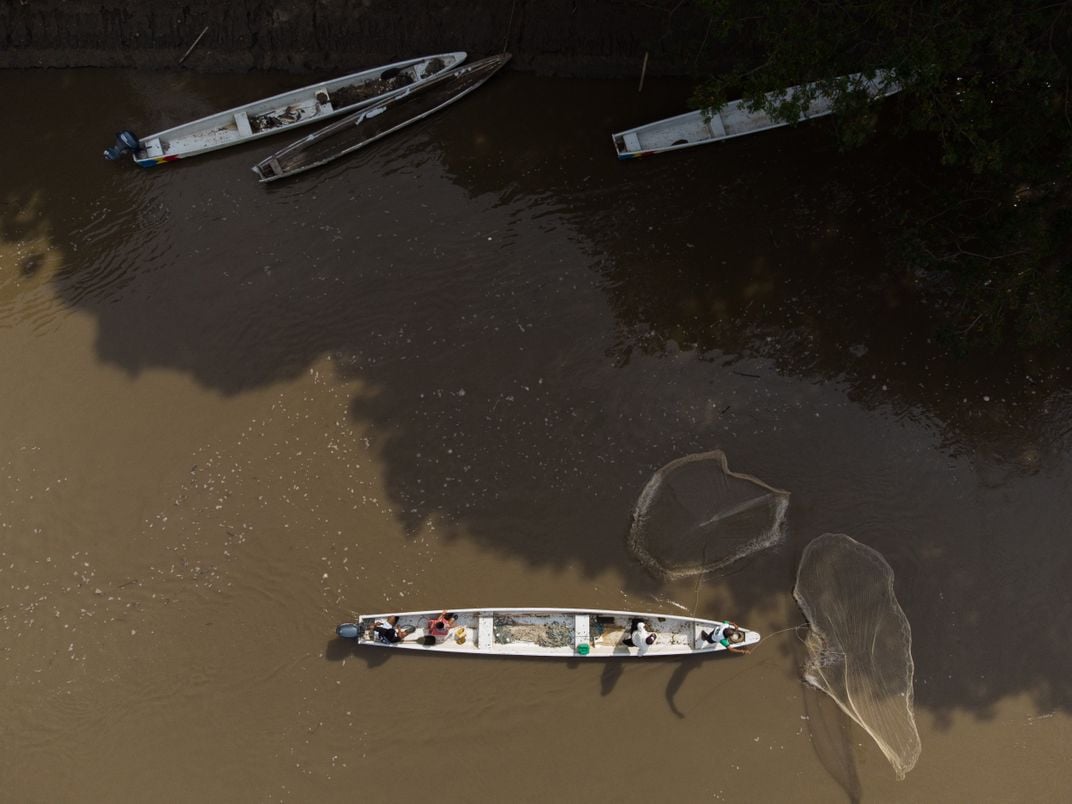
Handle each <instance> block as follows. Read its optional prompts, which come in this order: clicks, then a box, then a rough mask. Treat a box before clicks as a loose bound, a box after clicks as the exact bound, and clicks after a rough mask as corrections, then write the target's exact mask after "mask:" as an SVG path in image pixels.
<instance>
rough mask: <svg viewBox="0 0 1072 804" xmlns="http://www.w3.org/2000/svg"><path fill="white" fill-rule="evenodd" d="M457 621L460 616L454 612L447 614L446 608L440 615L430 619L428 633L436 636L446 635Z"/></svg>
mask: <svg viewBox="0 0 1072 804" xmlns="http://www.w3.org/2000/svg"><path fill="white" fill-rule="evenodd" d="M457 622H458V618H457V617H455V616H454V615H453V614H447V611H446V609H444V610H443V611H442V612H440V614H439V616H438V617H436V618H435V619H434V620H429V621H428V633H429V634H431V635H432V636H434V637H445V636H446V635H447V634H448V633H449V632H450V629H451V628H453V627H454V626H455V625H456V624H457Z"/></svg>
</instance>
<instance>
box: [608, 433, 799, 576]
mask: <svg viewBox="0 0 1072 804" xmlns="http://www.w3.org/2000/svg"><path fill="white" fill-rule="evenodd" d="M788 506H789V492H787V491H780V490H778V489H776V488H773V487H771V486H768V485H767V484H766V483H764V482H763V481H762V480H759V479H758V478H755V477H752V476H751V475H744V474H739V473H737V472H731V471H730V468H729V465H728V464H727V462H726V456H725V454H724V453H723V452H722V451H721V450H715V451H713V452H703V453H699V454H696V455H686V456H685V457H684V458H678V459H677V460H675V461H671V462H670V463H668V464H667V465H666V466H664V467H662V468H661V469H659V470H658V471H657V472H656V473H655V474H654V475H652V477H651V480H649V481H648V484H647V486H645V488H644V491H643V492H641V494H640V499H638V500H637V504H636V509H635V510H634V511H633V526H632V528H631V529H630V532H629V548H630V549H631V550H632V552H633V554H634V555H636V556H637V557H638V558H639V559H640V560H641V561H642V562H643V563H644V564H645V565H647V566H648V568H649V569H651V570H653V571H654V572H656V573H658V574H660V575H662V576H664V577H668V578H671V579H673V578H683V577H687V576H690V575H698V574H700V573H703V572H710V571H712V570H717V569H720V568H721V567H725V566H727V565H729V564H732V563H733V562H735V561H738V560H739V559H741V558H744V557H745V556H747V555H750V554H752V553H755V552H756V551H758V550H763V549H765V548H767V547H770V546H771V545H773V544H776V543H778V542H780V541H782V540H783V539H784V537H785V512H786V509H787V508H788Z"/></svg>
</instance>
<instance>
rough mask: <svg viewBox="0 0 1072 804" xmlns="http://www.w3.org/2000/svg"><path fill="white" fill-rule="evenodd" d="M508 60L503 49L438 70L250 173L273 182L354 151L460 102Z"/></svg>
mask: <svg viewBox="0 0 1072 804" xmlns="http://www.w3.org/2000/svg"><path fill="white" fill-rule="evenodd" d="M509 60H510V54H509V53H503V54H501V55H499V56H491V57H489V58H486V59H481V60H480V61H474V62H471V63H469V64H466V65H463V66H462V67H458V68H456V69H454V70H451V71H450V72H444V73H441V74H440V75H437V76H435V77H434V78H432V79H431V80H429V81H426V82H424V83H422V84H419V85H418V84H412V85H410V86H408V87H406V88H405V89H403V90H402V91H400V92H397V93H395V94H394V95H392V96H391V97H389V98H387V99H385V100H384V101H383V102H382V103H377V104H376V105H374V106H370V107H369V108H366V109H364V110H362V111H359V112H356V113H355V114H352V115H350V116H349V117H345V118H343V119H342V120H338V121H336V122H334V123H332V124H331V125H328V126H325V127H324V128H322V129H318V130H317V131H314V132H313V133H312V134H310V135H309V136H307V137H303V138H302V139H300V140H298V141H297V142H293V143H291V144H290V145H288V146H287V147H286V148H283V149H282V150H281V151H278V152H276V153H274V154H272V155H271V156H269V157H268V158H267V159H263V160H261V161H260V162H258V163H257V164H256V165H254V167H253V172H254V173H256V174H257V175H258V176H259V177H260V180H261V181H262V182H266V181H275V180H277V179H282V178H285V177H287V176H293V175H295V174H297V173H303V172H304V171H306V170H310V169H312V168H315V167H318V166H320V165H324V164H327V163H328V162H332V161H334V160H336V159H338V158H339V157H342V156H345V155H346V154H350V153H353V152H354V151H356V150H358V149H359V148H364V147H365V146H366V145H369V144H371V143H373V142H375V141H376V140H378V139H380V138H382V137H386V136H387V135H388V134H391V133H392V132H395V131H398V130H399V129H400V128H404V127H405V126H408V125H410V124H411V123H416V122H417V121H418V120H422V119H424V118H425V117H428V115H430V114H432V113H434V112H438V111H439V110H440V109H442V108H444V107H446V106H448V105H450V104H452V103H454V102H455V101H458V100H461V99H462V98H463V97H465V96H466V95H468V94H469V93H470V92H472V91H473V90H474V89H476V88H477V87H479V86H480V85H481V84H483V83H484V82H485V81H487V80H488V79H489V78H491V76H492V75H494V74H495V73H496V72H497V71H498V70H500V69H501V68H502V67H504V66H505V65H506V62H508V61H509Z"/></svg>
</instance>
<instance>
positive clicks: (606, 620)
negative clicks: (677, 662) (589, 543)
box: [335, 608, 760, 658]
mask: <svg viewBox="0 0 1072 804" xmlns="http://www.w3.org/2000/svg"><path fill="white" fill-rule="evenodd" d="M335 633H336V634H337V635H338V636H339V637H342V638H344V639H353V640H355V641H356V642H357V643H358V644H361V645H370V646H374V647H380V648H390V649H394V650H414V651H424V652H428V653H454V654H459V655H487V656H545V657H575V656H586V657H591V658H638V657H659V656H689V655H693V656H694V655H699V654H714V653H725V652H737V653H747V652H748V650H747V649H748V647H749V646H750V645H755V644H756V643H758V642H759V640H760V635H759V633H757V632H756V631H750V630H749V629H747V628H741V627H740V626H738V625H737V624H735V623H732V622H730V621H728V620H704V619H700V618H696V617H679V616H677V615H673V614H653V613H647V612H631V611H612V610H608V609H550V608H501V609H500V608H496V609H453V610H451V611H449V612H448V611H405V612H396V613H393V614H365V615H361V616H359V617H357V618H356V619H355V620H353V621H352V622H345V623H342V624H340V625H339V626H338V627H337V628H336V629H335ZM638 641H639V643H640V644H635V643H636V642H638Z"/></svg>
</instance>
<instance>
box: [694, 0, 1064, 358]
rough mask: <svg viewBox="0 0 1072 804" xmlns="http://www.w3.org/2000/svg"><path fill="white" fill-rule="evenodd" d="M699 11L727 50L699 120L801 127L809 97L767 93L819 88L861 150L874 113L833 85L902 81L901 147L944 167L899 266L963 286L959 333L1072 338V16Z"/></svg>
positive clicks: (909, 1)
mask: <svg viewBox="0 0 1072 804" xmlns="http://www.w3.org/2000/svg"><path fill="white" fill-rule="evenodd" d="M697 2H699V3H700V5H701V6H702V7H703V8H704V9H705V11H706V12H707V14H708V15H709V19H710V26H711V32H712V35H713V36H715V37H716V38H717V39H719V40H721V41H722V42H723V43H724V44H725V46H726V47H725V48H724V49H723V50H722V51H720V53H721V61H722V63H721V64H720V66H719V68H718V71H717V74H716V75H715V76H714V77H713V78H710V79H707V80H705V81H704V82H703V83H702V84H701V85H700V86H699V87H698V88H697V90H696V92H695V95H694V98H693V100H694V103H695V104H696V105H697V106H699V107H703V108H717V107H718V106H720V105H721V104H723V103H725V102H726V101H727V100H729V99H731V98H735V97H743V98H745V99H747V100H748V101H749V102H750V103H751V104H752V105H753V106H754V107H755V108H764V109H765V110H766V111H767V112H768V113H769V114H772V115H774V116H776V117H779V118H780V119H785V120H789V121H794V120H796V119H797V118H798V117H799V112H800V108H801V105H802V103H805V102H807V100H808V98H806V97H793V96H787V97H782V98H776V99H771V98H767V97H765V93H770V92H772V91H775V90H778V89H782V88H785V87H790V86H794V85H800V84H803V83H806V82H811V81H816V82H819V85H818V86H819V89H820V90H821V91H823V92H824V93H827V94H829V95H831V96H832V97H833V98H834V99H835V110H836V111H838V112H839V113H840V125H839V126H838V130H839V133H840V136H841V138H842V140H843V142H844V143H845V144H846V145H852V144H855V143H858V142H860V141H862V140H863V139H864V138H865V137H866V134H867V133H868V132H869V131H870V130H871V129H872V128H873V127H874V124H875V120H876V115H875V114H874V109H875V106H874V104H869V103H868V102H867V95H866V93H865V92H864V91H863V89H862V88H861V86H860V85H859V82H855V83H854V82H850V81H846V80H844V79H840V80H838V79H837V77H838V76H846V75H848V74H851V73H858V72H861V71H862V72H864V74H865V75H867V76H868V77H871V76H874V75H875V71H876V70H892V71H893V72H894V74H895V75H896V80H897V82H898V83H899V84H900V85H901V87H902V92H901V93H900V95H899V100H898V103H899V105H900V109H901V113H902V114H901V118H902V121H903V123H902V126H901V132H902V133H905V134H908V133H909V132H911V131H913V130H914V131H916V132H922V133H923V134H925V135H926V136H927V137H930V138H933V140H934V142H935V143H936V144H937V146H938V147H937V152H938V153H939V154H940V162H941V163H942V167H941V168H940V169H936V173H935V181H934V182H933V183H932V184H931V185H930V186H929V187H927V188H926V192H927V195H928V198H927V200H926V203H925V204H924V208H923V209H922V210H920V209H919V208H918V207H917V210H916V212H917V214H916V215H915V216H914V217H913V218H911V219H909V220H906V221H905V227H904V235H905V237H904V243H905V251H904V253H905V254H906V255H908V256H910V257H911V258H912V259H913V261H915V262H916V263H918V264H919V265H921V266H925V267H929V268H942V269H950V270H952V271H953V272H954V274H955V275H956V276H957V277H958V278H959V279H960V280H961V281H960V283H959V285H958V287H959V291H960V292H959V298H958V307H957V311H958V314H959V315H960V316H962V319H961V326H960V330H961V332H962V333H964V334H968V333H970V334H971V335H972V336H978V335H981V334H987V335H990V336H991V337H994V338H997V337H1002V336H1004V335H1006V334H1007V333H1009V332H1010V331H1013V332H1015V333H1016V335H1017V336H1018V337H1020V338H1021V339H1026V340H1028V341H1032V342H1046V341H1051V342H1052V341H1056V340H1059V339H1060V338H1061V337H1066V336H1068V335H1070V334H1072V220H1070V216H1069V213H1068V209H1069V202H1070V201H1072V72H1070V69H1069V67H1070V62H1072V1H1070V0H1065V2H1026V1H1025V0H985V1H984V0H975V2H971V1H970V0H859V1H858V2H852V1H851V0H848V1H847V2H839V1H838V0H832V1H830V2H801V0H763V1H762V2H759V3H756V2H754V0H697Z"/></svg>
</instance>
